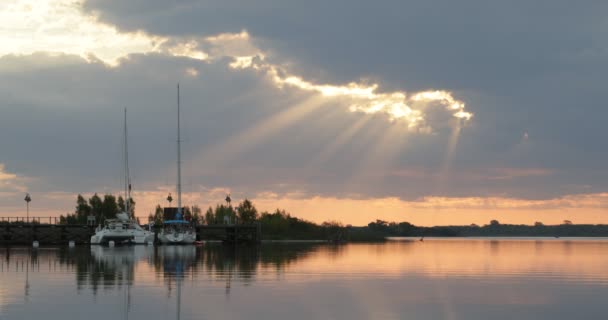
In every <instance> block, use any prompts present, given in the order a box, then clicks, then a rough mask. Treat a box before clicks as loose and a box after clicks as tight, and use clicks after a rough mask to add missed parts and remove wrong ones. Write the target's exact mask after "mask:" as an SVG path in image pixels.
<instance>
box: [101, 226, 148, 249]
mask: <svg viewBox="0 0 608 320" xmlns="http://www.w3.org/2000/svg"><path fill="white" fill-rule="evenodd" d="M110 241H114V243H115V244H117V245H118V244H147V243H148V242H150V241H154V232H151V231H146V230H144V229H142V228H141V227H140V226H139V225H137V224H136V223H134V222H125V221H112V222H110V223H109V224H107V225H106V226H104V227H103V228H98V229H97V231H96V232H95V235H93V236H91V244H109V242H110Z"/></svg>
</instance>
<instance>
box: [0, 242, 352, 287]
mask: <svg viewBox="0 0 608 320" xmlns="http://www.w3.org/2000/svg"><path fill="white" fill-rule="evenodd" d="M320 248H324V250H329V252H331V254H332V255H334V254H339V252H340V251H341V246H326V245H322V244H310V243H308V244H306V243H302V244H265V245H261V246H226V245H222V244H219V243H218V244H215V243H208V244H205V245H204V246H203V247H194V246H161V247H154V248H151V247H147V246H135V247H115V248H106V247H101V246H92V247H90V248H89V247H76V248H53V249H40V250H35V249H26V248H21V249H9V248H4V249H3V250H2V252H1V253H2V255H3V257H2V259H1V261H2V262H1V263H0V264H1V266H0V267H1V268H3V269H4V270H7V271H8V270H9V269H8V268H9V267H12V268H19V270H21V269H22V268H23V271H24V272H25V271H29V272H39V271H40V266H42V267H43V269H42V271H43V272H47V270H48V272H49V273H50V274H52V273H55V272H65V271H68V272H73V273H74V274H75V276H76V285H77V288H78V290H81V289H82V288H86V287H89V288H91V290H92V291H93V293H97V291H98V290H99V288H103V289H108V290H111V289H120V288H122V287H125V286H131V285H132V284H133V282H134V278H135V273H136V272H137V264H138V262H140V261H147V263H148V264H149V265H150V266H152V267H153V269H154V271H155V273H156V274H157V276H159V277H162V278H163V279H164V282H165V285H166V286H167V287H168V288H169V289H171V287H173V286H174V285H175V283H176V282H177V280H180V279H184V278H190V277H200V276H202V275H204V276H205V277H207V278H209V279H211V280H212V281H214V280H215V281H221V282H225V283H226V289H227V293H229V290H230V286H231V282H232V281H237V280H238V281H239V282H243V283H245V284H248V283H251V282H253V281H254V279H255V277H256V274H257V272H258V270H260V269H266V270H268V269H274V270H276V271H277V272H283V271H284V270H285V269H286V268H287V267H288V266H289V265H290V264H292V263H294V262H296V261H297V260H300V259H303V258H305V257H307V256H309V255H310V254H311V253H312V252H314V251H317V250H319V249H320ZM47 266H48V269H47V268H46V267H47ZM30 286H31V284H29V283H28V284H27V288H26V289H27V291H29V290H30Z"/></svg>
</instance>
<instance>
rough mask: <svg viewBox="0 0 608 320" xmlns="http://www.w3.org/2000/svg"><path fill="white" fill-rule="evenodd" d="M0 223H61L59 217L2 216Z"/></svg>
mask: <svg viewBox="0 0 608 320" xmlns="http://www.w3.org/2000/svg"><path fill="white" fill-rule="evenodd" d="M0 223H37V224H59V218H58V217H29V218H27V217H0Z"/></svg>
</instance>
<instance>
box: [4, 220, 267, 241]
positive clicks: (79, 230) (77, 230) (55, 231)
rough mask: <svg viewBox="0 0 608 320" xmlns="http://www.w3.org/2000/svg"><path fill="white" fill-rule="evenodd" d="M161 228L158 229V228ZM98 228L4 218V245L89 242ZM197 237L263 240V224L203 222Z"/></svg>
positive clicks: (200, 238)
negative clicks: (204, 223)
mask: <svg viewBox="0 0 608 320" xmlns="http://www.w3.org/2000/svg"><path fill="white" fill-rule="evenodd" d="M157 231H158V230H157ZM93 234H95V228H94V227H92V226H87V225H74V224H52V223H39V222H34V223H31V222H30V223H27V222H17V221H12V222H10V223H9V222H7V221H4V222H3V221H0V246H11V245H27V246H30V245H32V243H33V242H34V241H38V243H39V244H40V245H68V243H69V242H70V241H74V244H76V245H83V244H89V242H90V239H91V236H92V235H93ZM196 238H197V240H218V241H222V242H224V243H227V244H239V243H259V242H260V241H261V239H262V231H261V228H260V225H259V224H236V225H235V224H232V225H199V226H196Z"/></svg>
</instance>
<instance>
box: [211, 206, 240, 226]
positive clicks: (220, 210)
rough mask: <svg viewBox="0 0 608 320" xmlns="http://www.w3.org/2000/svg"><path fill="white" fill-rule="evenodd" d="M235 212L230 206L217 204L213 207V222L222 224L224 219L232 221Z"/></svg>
mask: <svg viewBox="0 0 608 320" xmlns="http://www.w3.org/2000/svg"><path fill="white" fill-rule="evenodd" d="M234 216H235V212H234V209H233V208H232V207H228V206H225V205H223V204H218V205H217V206H216V207H215V222H216V223H219V224H223V223H224V222H225V221H229V223H232V222H234Z"/></svg>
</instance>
